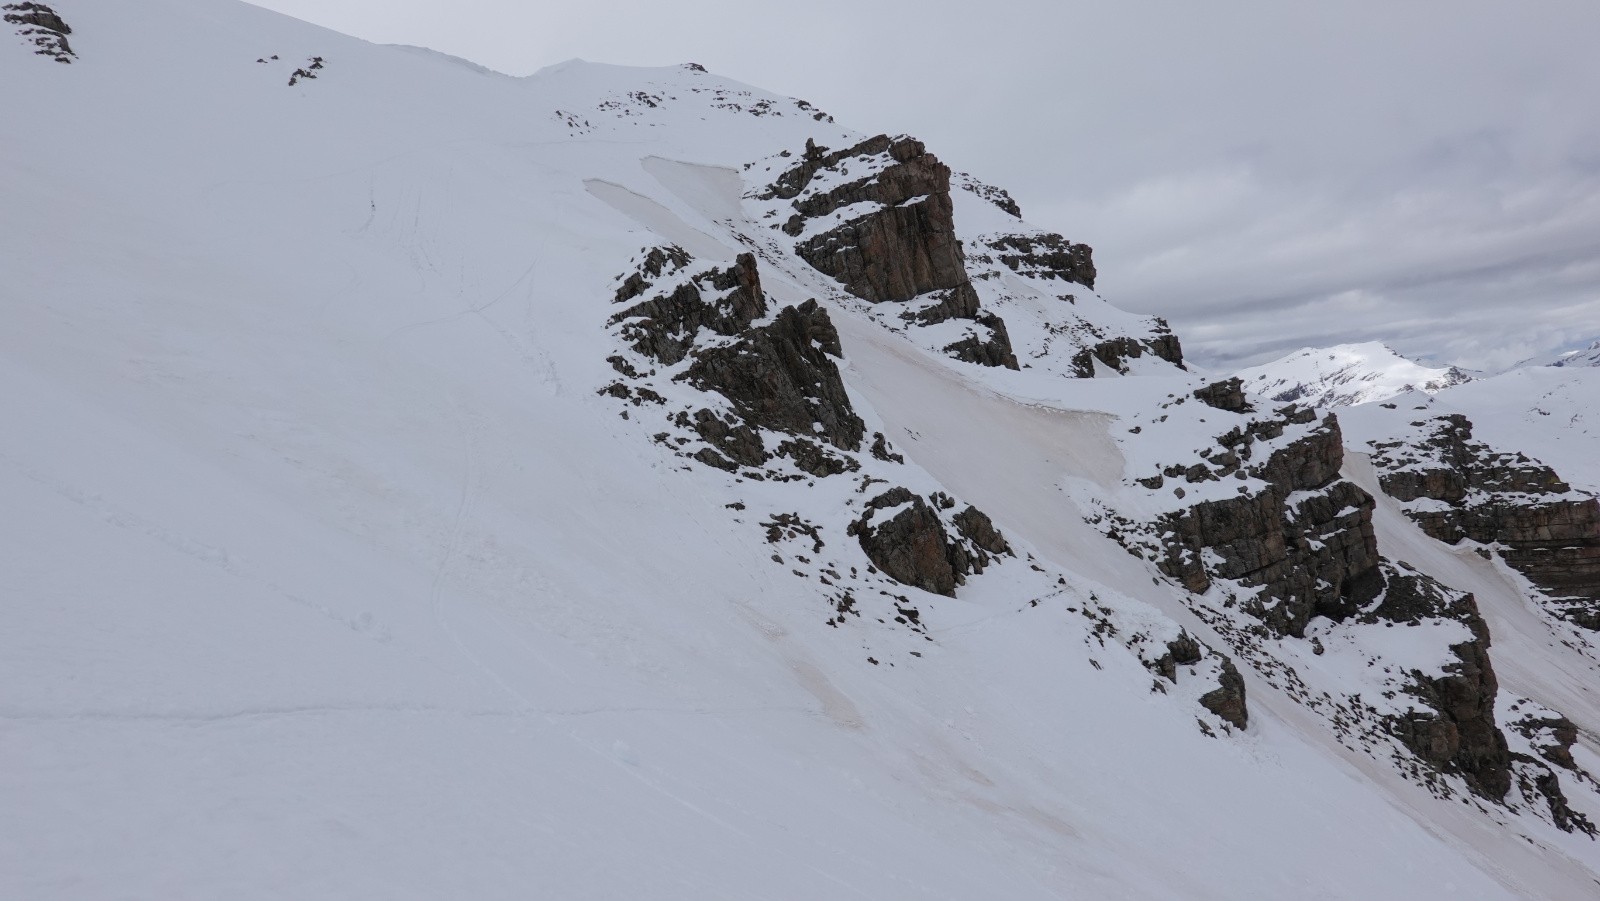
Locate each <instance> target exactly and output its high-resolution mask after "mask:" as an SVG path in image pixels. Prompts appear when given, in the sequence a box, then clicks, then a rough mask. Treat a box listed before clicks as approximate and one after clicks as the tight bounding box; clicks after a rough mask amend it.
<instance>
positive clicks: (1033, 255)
mask: <svg viewBox="0 0 1600 901" xmlns="http://www.w3.org/2000/svg"><path fill="white" fill-rule="evenodd" d="M984 244H985V245H987V246H988V247H989V249H990V250H992V251H994V253H995V256H997V257H998V258H999V259H1000V262H1002V263H1004V264H1006V266H1008V267H1009V268H1010V269H1011V271H1012V272H1015V273H1017V274H1018V275H1025V276H1028V277H1029V278H1039V279H1060V280H1061V281H1065V282H1077V283H1078V284H1080V285H1083V286H1084V287H1086V288H1090V289H1092V288H1094V278H1095V270H1094V250H1093V249H1092V248H1090V247H1089V245H1087V244H1074V243H1072V242H1071V241H1068V240H1067V239H1066V238H1063V237H1061V236H1060V235H1057V234H1052V233H1049V232H1040V233H1037V234H1007V235H995V236H993V237H990V238H987V239H985V241H984Z"/></svg>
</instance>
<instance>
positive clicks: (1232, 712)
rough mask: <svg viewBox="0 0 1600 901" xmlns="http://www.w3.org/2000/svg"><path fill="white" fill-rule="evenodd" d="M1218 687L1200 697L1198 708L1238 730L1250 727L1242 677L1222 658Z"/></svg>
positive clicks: (1230, 663)
mask: <svg viewBox="0 0 1600 901" xmlns="http://www.w3.org/2000/svg"><path fill="white" fill-rule="evenodd" d="M1217 681H1218V682H1219V683H1220V684H1219V686H1218V687H1217V688H1215V689H1213V690H1211V691H1209V692H1206V693H1205V694H1203V695H1201V696H1200V706H1201V707H1204V708H1205V709H1207V710H1209V711H1211V712H1212V713H1214V714H1216V715H1217V716H1219V717H1221V718H1222V719H1223V720H1225V721H1227V722H1229V723H1232V724H1233V725H1235V726H1237V727H1238V728H1240V729H1243V728H1245V727H1246V726H1248V725H1250V709H1249V707H1248V706H1247V705H1246V704H1245V696H1244V677H1243V676H1241V675H1239V670H1238V668H1237V667H1235V666H1234V665H1233V661H1232V660H1229V659H1228V658H1226V657H1224V658H1222V672H1221V673H1220V674H1219V675H1218V677H1217Z"/></svg>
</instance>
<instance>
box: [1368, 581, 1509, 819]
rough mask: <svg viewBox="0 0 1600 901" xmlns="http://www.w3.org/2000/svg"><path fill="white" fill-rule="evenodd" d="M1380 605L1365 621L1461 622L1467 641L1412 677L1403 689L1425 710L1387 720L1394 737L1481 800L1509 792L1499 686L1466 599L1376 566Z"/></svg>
mask: <svg viewBox="0 0 1600 901" xmlns="http://www.w3.org/2000/svg"><path fill="white" fill-rule="evenodd" d="M1384 582H1385V586H1384V594H1383V598H1382V601H1381V602H1380V603H1379V604H1377V605H1376V606H1375V607H1374V608H1373V609H1372V610H1371V611H1369V612H1367V613H1366V614H1365V615H1364V616H1363V619H1364V620H1365V621H1367V622H1390V623H1405V624H1416V623H1419V622H1421V621H1423V620H1427V619H1448V620H1454V621H1456V622H1459V623H1462V624H1463V625H1465V626H1466V627H1467V628H1468V630H1470V632H1471V635H1472V638H1471V640H1469V641H1463V642H1459V643H1457V644H1454V645H1451V646H1450V652H1451V653H1452V654H1454V655H1455V661H1454V662H1452V663H1448V664H1446V665H1445V667H1444V672H1443V673H1442V674H1437V675H1431V676H1430V675H1423V674H1422V673H1421V672H1415V673H1413V674H1412V676H1411V678H1410V680H1409V684H1408V685H1407V686H1406V690H1407V691H1408V692H1409V693H1410V694H1411V695H1412V696H1413V697H1415V698H1416V699H1417V700H1418V701H1420V702H1421V703H1422V704H1423V705H1424V706H1425V707H1427V708H1428V711H1426V712H1424V711H1414V712H1411V713H1408V714H1406V715H1404V716H1399V717H1394V718H1392V719H1391V723H1390V727H1391V729H1392V731H1393V734H1394V735H1395V737H1396V738H1398V739H1399V740H1400V742H1401V743H1402V744H1404V745H1405V746H1406V747H1407V748H1410V749H1411V751H1412V753H1414V754H1416V755H1417V756H1418V757H1420V758H1421V759H1422V760H1423V761H1425V762H1427V763H1428V764H1430V765H1431V766H1433V767H1434V768H1436V769H1439V770H1443V771H1446V772H1459V773H1460V774H1461V775H1462V776H1463V778H1465V779H1466V782H1467V785H1468V786H1469V787H1470V788H1471V789H1472V790H1473V791H1475V792H1477V793H1478V794H1480V795H1483V796H1484V797H1486V798H1491V799H1499V798H1502V797H1504V796H1505V794H1506V792H1507V791H1508V790H1510V788H1511V753H1510V751H1509V749H1508V748H1507V745H1506V739H1505V735H1504V734H1502V733H1501V731H1500V727H1499V726H1498V725H1496V723H1495V697H1496V694H1497V693H1498V691H1499V682H1498V681H1497V680H1496V679H1495V675H1494V667H1493V665H1492V664H1491V663H1490V661H1489V627H1488V626H1487V625H1485V623H1484V621H1483V617H1482V616H1481V615H1479V613H1478V604H1477V601H1476V599H1475V598H1473V596H1472V595H1471V594H1467V593H1465V592H1459V591H1452V590H1450V589H1448V588H1446V587H1444V586H1443V585H1440V584H1439V583H1438V582H1436V581H1434V580H1433V579H1430V578H1428V577H1427V576H1424V575H1422V574H1421V573H1418V572H1414V571H1410V570H1408V569H1406V568H1402V567H1397V566H1395V565H1393V564H1386V565H1385V566H1384Z"/></svg>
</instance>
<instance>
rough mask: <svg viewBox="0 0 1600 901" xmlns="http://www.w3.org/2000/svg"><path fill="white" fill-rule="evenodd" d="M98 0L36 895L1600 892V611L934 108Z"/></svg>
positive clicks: (6, 562) (20, 887)
mask: <svg viewBox="0 0 1600 901" xmlns="http://www.w3.org/2000/svg"><path fill="white" fill-rule="evenodd" d="M19 6H21V5H19ZM35 6H36V5H35ZM33 12H37V10H32V11H31V12H30V13H29V14H30V15H31V14H32V13H33ZM39 15H41V16H42V15H43V13H39ZM51 15H55V16H58V17H59V18H60V19H61V20H62V25H65V23H67V22H70V23H71V32H70V34H71V52H72V53H73V57H72V59H71V65H58V64H57V63H55V62H53V61H52V60H51V59H49V58H45V57H42V56H39V55H36V54H35V53H34V50H35V44H34V43H29V42H27V40H26V37H27V36H24V38H23V39H19V40H17V41H14V42H13V43H12V45H10V46H9V47H0V78H3V79H5V81H6V83H7V84H8V85H22V86H24V87H25V89H22V90H15V91H8V92H7V94H6V96H7V103H8V107H7V110H6V112H7V114H6V115H5V116H0V147H4V148H6V153H7V159H8V165H7V166H5V167H0V201H3V209H5V210H6V212H7V215H5V216H0V271H3V272H4V273H5V282H4V284H5V290H4V292H3V293H4V298H5V303H6V310H5V313H6V325H7V327H6V328H5V329H0V383H3V384H4V385H5V386H6V390H4V391H0V417H3V421H4V422H5V424H6V425H5V427H4V428H0V496H3V497H4V498H5V511H6V513H5V516H4V517H0V547H4V548H5V549H6V553H5V554H4V555H3V556H0V748H3V749H4V751H3V752H0V754H3V757H4V762H5V765H4V766H0V808H3V809H4V810H5V811H6V816H4V817H0V896H5V897H18V898H42V899H49V898H81V897H113V896H115V897H163V898H164V897H229V898H234V897H239V898H252V897H385V898H408V897H414V898H438V897H473V898H524V897H528V896H530V895H532V896H538V897H551V898H568V897H572V898H581V897H594V898H612V897H652V898H655V897H661V898H705V897H739V898H745V897H774V898H817V897H870V898H978V897H1006V898H1059V897H1074V896H1083V897H1097V898H1098V897H1106V898H1174V897H1182V898H1188V897H1214V898H1283V897H1298V896H1305V895H1308V894H1318V893H1321V894H1326V895H1330V896H1339V897H1417V898H1425V897H1474V898H1491V897H1518V896H1524V897H1526V896H1536V897H1583V896H1585V895H1586V894H1588V893H1590V892H1591V891H1592V889H1593V887H1594V886H1595V884H1596V882H1595V880H1596V878H1597V876H1600V852H1597V850H1596V849H1597V847H1600V846H1597V844H1596V843H1595V842H1594V841H1593V840H1592V839H1591V837H1590V835H1589V832H1590V831H1591V827H1590V826H1589V824H1590V823H1591V821H1592V820H1593V819H1594V818H1595V816H1596V813H1597V811H1600V796H1597V795H1596V792H1595V788H1594V786H1595V783H1594V780H1593V779H1592V778H1591V777H1590V776H1589V775H1588V773H1591V772H1594V771H1595V769H1596V766H1597V765H1600V757H1597V754H1596V745H1595V741H1594V738H1593V736H1594V735H1595V734H1596V732H1595V730H1596V729H1597V728H1600V705H1597V704H1596V702H1595V701H1594V700H1593V699H1592V698H1591V697H1590V696H1589V693H1588V692H1587V690H1586V688H1585V687H1586V686H1589V685H1592V684H1595V680H1596V679H1600V662H1597V661H1600V652H1597V651H1596V650H1595V648H1594V647H1593V646H1592V645H1590V644H1587V643H1586V641H1587V639H1586V638H1585V636H1586V635H1588V634H1590V633H1587V632H1585V631H1584V630H1582V629H1580V628H1578V627H1577V626H1574V625H1572V624H1571V623H1568V622H1565V621H1562V620H1560V619H1558V618H1556V617H1555V616H1553V615H1551V614H1550V613H1549V611H1548V610H1546V609H1545V608H1544V607H1541V606H1539V605H1538V604H1537V603H1536V602H1535V601H1533V600H1531V598H1532V597H1533V595H1532V594H1530V593H1529V592H1530V591H1531V589H1530V588H1529V586H1528V584H1527V583H1526V580H1525V579H1524V580H1522V581H1518V580H1519V579H1521V578H1522V577H1521V575H1520V574H1519V573H1518V572H1517V571H1515V570H1512V569H1510V568H1508V567H1506V566H1504V565H1503V564H1504V561H1501V560H1499V559H1497V558H1496V559H1489V560H1486V559H1484V558H1482V557H1479V556H1478V555H1476V554H1474V553H1472V552H1471V549H1469V548H1452V547H1449V546H1446V545H1444V544H1442V543H1440V542H1438V541H1436V540H1434V539H1433V538H1430V537H1429V536H1428V535H1426V534H1425V533H1423V532H1422V531H1421V529H1420V528H1418V526H1417V525H1416V524H1415V523H1414V522H1413V521H1412V520H1411V519H1408V518H1407V517H1406V515H1405V511H1403V510H1402V509H1401V508H1400V506H1399V502H1398V501H1395V500H1394V499H1393V498H1390V497H1388V496H1386V495H1383V494H1382V492H1381V489H1380V488H1379V486H1378V479H1379V477H1380V476H1379V474H1378V473H1376V472H1375V471H1374V470H1372V468H1371V467H1370V465H1368V464H1367V460H1366V457H1365V456H1364V454H1354V453H1352V454H1341V453H1340V448H1339V444H1340V435H1341V430H1340V428H1339V427H1338V425H1337V421H1336V420H1335V419H1332V418H1330V417H1328V416H1327V415H1326V414H1325V413H1324V412H1321V411H1317V410H1313V409H1311V408H1309V407H1306V406H1303V405H1296V406H1292V407H1290V406H1286V405H1285V404H1282V403H1274V402H1271V401H1270V400H1266V399H1263V398H1261V397H1260V396H1258V395H1250V394H1248V393H1247V392H1246V391H1245V390H1244V388H1242V387H1241V386H1240V385H1239V384H1237V383H1227V382H1224V383H1221V384H1220V385H1217V384H1212V383H1210V382H1208V380H1205V379H1201V378H1197V377H1194V376H1191V375H1190V374H1189V373H1187V372H1186V371H1185V370H1184V369H1183V368H1182V366H1183V363H1182V356H1181V352H1180V348H1179V344H1178V340H1177V337H1176V336H1174V335H1172V334H1171V333H1170V331H1169V330H1168V329H1167V328H1166V327H1165V325H1164V324H1163V323H1161V322H1160V321H1159V320H1154V319H1151V318H1150V317H1144V316H1138V315H1134V314H1130V313H1125V312H1122V311H1119V310H1117V309H1115V308H1114V307H1112V306H1110V305H1109V304H1108V303H1107V302H1106V301H1105V300H1103V299H1102V298H1100V297H1099V296H1098V295H1096V294H1095V293H1094V291H1093V287H1092V286H1093V285H1094V284H1096V283H1098V280H1097V275H1098V273H1097V272H1096V270H1095V267H1094V262H1093V256H1092V253H1091V252H1090V251H1089V249H1088V247H1087V246H1085V245H1083V244H1080V243H1074V242H1073V241H1069V240H1067V239H1066V238H1065V237H1063V236H1062V235H1060V234H1057V233H1054V232H1051V231H1049V230H1046V229H1042V228H1037V227H1035V226H1033V225H1029V224H1028V223H1026V222H1023V221H1022V220H1021V219H1020V218H1019V216H1018V213H1019V212H1020V210H1019V208H1018V205H1017V203H1016V201H1015V200H1013V199H1012V198H1011V197H1010V195H1008V194H1006V193H1005V192H1004V191H1003V190H1002V189H1000V188H996V187H993V186H990V185H987V184H985V183H983V182H981V181H979V180H978V179H977V178H974V177H972V176H968V175H964V174H953V173H951V172H950V171H949V170H948V169H946V168H945V165H944V163H942V162H940V161H939V160H938V159H937V158H936V157H935V156H934V153H933V149H930V148H925V147H922V146H921V144H920V142H917V141H916V140H915V139H912V138H906V137H896V138H888V137H874V136H873V135H874V134H875V132H865V133H858V132H854V131H851V130H849V129H846V128H845V127H843V126H842V125H840V124H838V123H836V122H834V121H833V120H832V119H831V118H830V117H829V116H828V115H827V114H826V113H824V112H822V111H820V110H817V109H815V108H814V107H812V106H811V105H810V104H807V103H805V102H804V101H799V100H793V99H789V98H782V97H776V96H772V95H769V94H766V93H764V92H762V91H759V90H757V89H754V88H751V87H749V86H746V85H741V84H738V83H735V82H732V81H729V80H727V79H723V78H720V77H718V76H716V75H714V74H712V73H709V72H706V71H705V70H704V69H703V68H701V67H699V66H696V65H693V64H685V65H681V66H674V67H668V68H656V69H632V68H621V67H612V66H600V65H592V64H587V63H583V62H579V61H572V62H569V63H563V64H561V65H559V66H554V67H551V68H549V69H547V70H544V71H542V72H540V73H538V74H537V75H535V76H532V77H530V78H527V79H514V78H508V77H504V76H500V75H496V74H494V73H491V72H488V71H486V70H482V69H480V68H477V67H474V66H471V65H470V64H463V63H462V62H461V61H459V60H453V59H450V58H448V57H444V56H442V55H439V54H432V53H424V52H418V51H417V50H415V49H414V48H392V47H378V46H373V45H369V44H366V43H363V42H360V41H356V40H353V39H350V38H346V37H343V36H340V35H337V34H333V33H330V32H326V31H323V30H320V29H316V28H313V27H311V26H308V25H305V24H304V23H300V22H297V21H294V20H290V19H285V18H282V17H279V16H276V15H273V14H271V13H268V12H265V11H263V10H260V9H257V8H255V7H250V6H247V5H243V4H235V3H230V2H224V0H163V2H162V3H160V4H158V5H157V6H156V7H152V6H151V5H149V4H129V3H121V2H111V0H74V2H72V3H70V4H66V3H65V0H63V3H62V4H56V5H55V8H54V9H53V10H52V11H51ZM8 24H9V25H15V24H16V23H8ZM24 24H25V25H26V27H29V28H41V27H45V26H44V25H40V24H38V23H37V22H32V21H31V20H30V22H29V23H24ZM46 24H49V23H46ZM58 31H60V34H61V36H63V37H64V36H65V35H66V33H67V32H66V31H65V29H64V28H62V29H58ZM34 37H37V36H36V35H35V36H34ZM62 46H65V45H64V43H63V45H62ZM318 63H320V65H317V64H318ZM296 70H303V72H304V74H298V75H297V74H296ZM289 81H293V82H294V84H292V85H287V82H289ZM807 148H812V150H809V151H808V149H807ZM786 153H787V156H785V155H784V154H786ZM796 167H799V174H794V175H791V174H790V173H794V172H796ZM846 170H848V171H846ZM775 185H782V186H785V187H784V189H783V190H784V192H790V191H794V193H792V194H791V195H790V196H787V197H785V196H780V195H779V194H774V193H769V192H771V191H772V190H773V188H774V186H775ZM796 189H797V190H796ZM1023 200H1025V198H1023ZM797 201H798V202H799V203H800V204H801V205H802V206H804V207H805V209H803V210H802V209H799V208H797V207H796V206H795V203H796V202H797ZM795 216H798V217H799V221H798V222H793V224H792V225H791V222H792V221H793V217H795ZM1074 237H1083V236H1074ZM874 242H877V243H874ZM885 253H888V254H889V255H888V256H885V255H884V254H885ZM902 253H904V254H905V255H904V256H901V254H902ZM1569 371H1570V370H1569ZM1475 384H1477V383H1472V385H1475ZM1472 385H1464V386H1458V388H1456V389H1451V390H1452V391H1457V390H1462V389H1465V388H1470V387H1472ZM1245 387H1248V386H1245ZM1479 434H1480V435H1481V434H1482V433H1479ZM1563 434H1569V435H1571V436H1579V435H1580V434H1581V433H1580V432H1579V431H1573V430H1571V429H1569V430H1568V431H1567V432H1564V433H1563ZM1572 440H1573V441H1576V440H1577V439H1576V437H1574V438H1573V439H1572ZM1552 465H1555V464H1552ZM1558 468H1559V467H1558ZM1560 471H1562V472H1563V473H1565V470H1564V469H1562V470H1560ZM1568 478H1569V479H1571V480H1572V484H1573V486H1574V487H1575V488H1576V487H1580V481H1579V478H1580V477H1579V476H1576V475H1569V476H1568ZM1227 511H1231V512H1227ZM1235 513H1236V514H1237V515H1234V514H1235ZM1086 517H1087V519H1086ZM1208 517H1209V519H1215V520H1219V521H1220V520H1223V519H1226V520H1227V521H1228V522H1229V523H1231V527H1236V528H1234V531H1235V532H1236V533H1237V535H1236V536H1234V539H1230V540H1227V541H1223V540H1221V533H1220V532H1218V531H1217V530H1216V529H1217V528H1220V526H1216V527H1215V528H1214V525H1215V524H1203V525H1199V526H1197V525H1196V523H1202V522H1208V521H1209V520H1208ZM1090 519H1092V520H1094V522H1090V521H1089V520H1090ZM1169 533H1170V534H1169ZM1235 539H1236V540H1235ZM1374 542H1375V544H1374ZM1130 551H1132V552H1133V553H1130ZM1458 551H1460V552H1459V553H1458ZM1141 558H1142V559H1141ZM1256 558H1259V559H1258V560H1257V559H1256ZM1247 559H1249V560H1254V561H1255V562H1250V563H1246V562H1244V561H1246V560H1247ZM1563 629H1565V630H1567V631H1560V630H1563ZM1352 860H1354V861H1360V863H1361V865H1360V866H1355V867H1352V866H1349V865H1348V862H1349V861H1352Z"/></svg>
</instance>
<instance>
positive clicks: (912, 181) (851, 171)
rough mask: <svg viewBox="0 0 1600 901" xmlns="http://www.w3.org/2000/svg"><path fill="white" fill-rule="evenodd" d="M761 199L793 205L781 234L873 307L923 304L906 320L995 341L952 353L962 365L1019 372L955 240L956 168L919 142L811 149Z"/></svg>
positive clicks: (883, 140) (875, 141)
mask: <svg viewBox="0 0 1600 901" xmlns="http://www.w3.org/2000/svg"><path fill="white" fill-rule="evenodd" d="M757 197H758V199H761V200H782V201H788V202H789V208H790V209H791V211H792V212H791V214H790V216H789V217H788V219H787V221H785V222H784V224H783V231H784V233H785V234H787V235H789V236H790V237H791V238H794V239H796V244H795V252H796V254H798V255H799V256H800V257H801V259H804V260H805V261H806V262H807V263H809V264H811V265H812V266H813V267H815V268H816V269H817V270H819V271H821V272H823V273H826V274H827V275H830V276H832V277H834V278H836V279H838V280H839V281H840V282H841V283H842V284H843V285H844V286H845V288H846V289H847V290H848V291H850V293H852V294H855V295H856V296H858V297H861V298H863V299H865V300H868V301H871V302H873V303H907V302H910V301H920V303H919V305H918V306H917V308H916V309H908V310H907V312H906V313H905V314H904V315H905V316H907V317H909V318H912V319H914V320H916V321H917V322H920V323H922V324H936V323H940V322H946V321H949V320H952V319H966V320H972V321H975V322H977V323H979V324H980V325H984V326H987V327H988V328H987V331H988V335H987V336H986V337H982V338H972V339H969V340H965V341H961V342H957V343H956V344H952V345H951V346H949V347H947V348H946V351H947V352H950V353H952V354H953V355H955V356H956V357H957V358H958V359H963V360H966V361H968V362H973V363H979V364H982V365H987V366H1005V367H1007V368H1010V369H1016V368H1017V360H1016V355H1015V353H1014V352H1013V351H1012V350H1011V344H1010V340H1009V337H1008V336H1007V334H1006V331H1005V325H1004V323H1003V322H1000V320H999V319H998V317H994V316H985V315H982V314H981V313H980V310H979V302H978V295H977V292H976V291H974V290H973V287H972V283H971V281H970V280H969V279H968V277H967V272H966V268H965V262H964V256H963V253H962V248H961V242H960V240H959V239H957V237H956V231H955V218H954V205H953V203H952V201H951V199H950V168H949V167H948V166H946V165H945V164H944V163H941V162H940V161H939V160H938V158H937V157H935V156H934V155H933V154H931V153H928V152H927V150H926V148H924V147H923V145H922V142H921V141H917V140H915V139H912V138H908V137H898V138H890V137H888V136H887V135H878V136H877V137H873V138H868V139H867V140H866V141H863V142H861V143H860V144H857V145H855V146H854V147H849V148H846V149H844V150H836V151H829V150H827V149H826V148H823V147H818V146H817V145H815V144H813V143H810V142H808V143H807V145H806V150H805V153H804V154H803V155H802V156H801V158H800V161H799V162H798V163H796V164H795V165H794V166H792V167H791V168H789V169H788V170H786V171H785V172H783V173H782V174H780V175H779V176H778V178H777V179H776V180H775V181H774V182H773V184H772V185H771V186H770V187H769V188H767V189H766V190H765V191H764V192H762V193H760V194H758V195H757Z"/></svg>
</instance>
